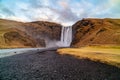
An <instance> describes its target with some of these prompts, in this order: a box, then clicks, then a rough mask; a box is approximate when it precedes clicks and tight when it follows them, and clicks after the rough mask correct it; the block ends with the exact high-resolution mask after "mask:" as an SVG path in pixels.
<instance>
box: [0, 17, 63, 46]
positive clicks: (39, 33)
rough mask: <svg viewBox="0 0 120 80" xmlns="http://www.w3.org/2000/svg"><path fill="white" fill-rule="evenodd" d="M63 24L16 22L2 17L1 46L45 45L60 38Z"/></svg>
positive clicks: (0, 22)
mask: <svg viewBox="0 0 120 80" xmlns="http://www.w3.org/2000/svg"><path fill="white" fill-rule="evenodd" d="M61 27H62V26H61V25H60V24H57V23H53V22H46V21H36V22H28V23H23V22H16V21H12V20H4V19H0V48H23V47H45V46H46V42H48V41H50V40H52V41H53V40H60V35H61Z"/></svg>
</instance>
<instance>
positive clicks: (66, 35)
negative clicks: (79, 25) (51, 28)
mask: <svg viewBox="0 0 120 80" xmlns="http://www.w3.org/2000/svg"><path fill="white" fill-rule="evenodd" d="M71 42H72V27H71V26H67V27H65V26H63V27H62V31H61V41H60V43H61V46H62V47H68V46H70V44H71Z"/></svg>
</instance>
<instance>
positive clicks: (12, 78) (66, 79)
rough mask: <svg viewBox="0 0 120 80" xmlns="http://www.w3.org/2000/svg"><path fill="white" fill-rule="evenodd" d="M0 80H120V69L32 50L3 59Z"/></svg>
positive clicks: (0, 66)
mask: <svg viewBox="0 0 120 80" xmlns="http://www.w3.org/2000/svg"><path fill="white" fill-rule="evenodd" d="M27 53H29V54H27ZM0 80H120V69H119V68H116V67H114V66H109V65H106V64H102V63H99V62H93V61H90V60H87V59H77V58H75V57H73V56H70V55H59V54H57V53H56V51H42V52H37V51H29V52H26V53H23V54H17V55H13V56H8V57H4V58H0Z"/></svg>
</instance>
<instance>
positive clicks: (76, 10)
mask: <svg viewBox="0 0 120 80" xmlns="http://www.w3.org/2000/svg"><path fill="white" fill-rule="evenodd" d="M119 6H120V0H0V18H2V19H10V20H16V21H22V22H31V21H50V22H57V23H60V24H62V25H65V26H70V25H72V24H74V23H75V22H76V21H78V20H81V19H83V18H120V7H119Z"/></svg>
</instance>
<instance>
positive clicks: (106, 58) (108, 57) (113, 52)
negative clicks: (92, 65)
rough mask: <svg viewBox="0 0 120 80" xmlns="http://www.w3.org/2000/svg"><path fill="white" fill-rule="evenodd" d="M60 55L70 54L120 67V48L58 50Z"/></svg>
mask: <svg viewBox="0 0 120 80" xmlns="http://www.w3.org/2000/svg"><path fill="white" fill-rule="evenodd" d="M57 52H59V54H70V55H74V56H76V57H78V58H87V59H90V60H93V61H99V62H102V63H107V64H110V65H114V66H117V67H120V48H112V47H92V46H91V47H83V48H63V49H59V50H57Z"/></svg>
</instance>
